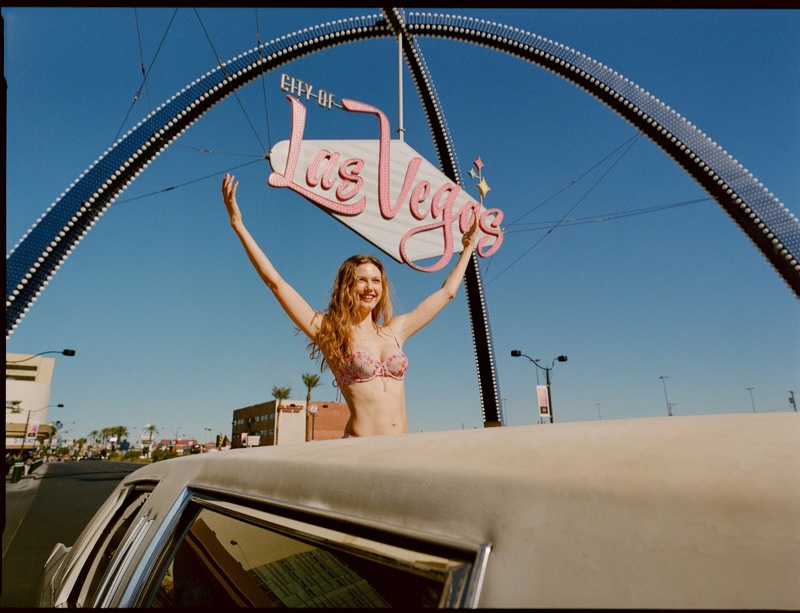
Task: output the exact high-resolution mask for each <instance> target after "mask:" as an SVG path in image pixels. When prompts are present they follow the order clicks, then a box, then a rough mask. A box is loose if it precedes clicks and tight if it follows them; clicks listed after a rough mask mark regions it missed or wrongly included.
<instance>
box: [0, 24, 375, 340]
mask: <svg viewBox="0 0 800 613" xmlns="http://www.w3.org/2000/svg"><path fill="white" fill-rule="evenodd" d="M389 35H390V33H389V32H388V30H387V28H386V25H385V22H384V21H383V19H381V16H380V15H379V14H374V15H370V16H364V17H358V18H348V19H341V20H338V21H335V22H330V23H326V24H322V25H319V26H315V27H312V28H308V29H306V30H303V31H302V32H294V33H292V34H288V35H286V36H282V37H280V38H277V39H274V40H272V41H270V42H268V43H266V44H263V45H261V46H260V47H256V48H255V49H252V50H250V51H248V52H246V53H243V54H241V55H239V56H238V57H236V58H234V59H233V60H230V61H229V62H227V63H226V64H225V65H224V66H223V67H216V68H214V69H213V70H211V71H210V72H207V73H206V74H205V75H203V76H202V77H200V78H199V79H197V80H195V81H193V82H192V83H190V84H189V85H187V86H186V87H184V88H183V89H182V90H180V91H179V92H178V93H176V94H175V95H174V96H172V98H170V99H169V100H167V101H166V102H165V103H164V104H162V105H161V106H160V107H159V108H158V109H156V110H155V111H153V112H152V113H150V115H148V116H147V117H146V118H145V119H144V120H143V121H141V122H139V124H138V125H137V126H136V127H135V128H134V129H132V130H131V131H129V132H128V133H127V134H126V135H125V136H123V137H122V138H120V139H119V140H118V141H117V142H116V143H114V145H113V146H112V147H111V148H109V149H108V150H106V151H105V153H103V155H101V156H100V157H99V158H98V159H97V160H96V161H95V162H94V164H92V165H91V166H90V167H89V168H88V169H87V170H86V171H85V172H84V173H83V174H81V175H80V176H79V177H78V179H77V180H76V181H75V182H74V183H72V184H71V185H70V186H69V188H68V189H67V190H66V191H65V192H64V193H62V194H61V196H60V197H59V198H58V199H57V200H56V201H55V202H54V203H53V204H52V205H51V206H50V207H49V208H48V209H47V210H46V211H45V213H44V214H43V215H42V216H40V217H39V219H37V220H36V222H35V223H34V225H33V226H32V227H31V228H30V230H29V231H28V232H27V233H26V234H25V235H24V236H23V237H22V238H21V239H20V241H19V242H18V243H17V244H16V245H15V246H14V248H13V249H12V250H11V251H10V252H9V255H8V256H7V257H6V339H8V338H9V337H10V336H11V334H12V333H13V331H14V329H15V328H16V327H17V325H18V324H19V322H20V320H21V319H22V318H23V317H24V316H25V314H26V313H27V312H28V311H29V310H30V308H31V306H32V304H33V303H34V302H35V301H36V299H37V298H38V297H39V295H40V294H41V293H42V291H44V288H45V287H46V286H47V284H48V283H49V281H50V279H51V278H52V277H53V275H54V274H55V273H56V272H57V271H58V269H59V268H60V267H61V265H62V264H63V263H64V261H65V260H66V259H67V257H69V255H70V253H71V252H72V250H73V249H74V248H75V247H76V246H77V245H78V243H80V241H81V239H82V238H83V237H84V236H85V235H86V234H87V232H88V231H89V230H90V229H91V228H92V227H93V226H94V224H95V223H96V222H97V220H98V219H99V218H100V217H101V216H102V215H103V212H104V211H105V210H106V209H107V208H108V207H109V206H111V204H112V203H113V202H114V201H115V200H116V198H117V197H118V196H119V195H120V194H121V193H122V192H123V191H124V190H125V189H126V188H127V187H128V185H130V184H131V183H132V182H133V181H134V180H135V179H136V177H137V176H139V174H140V173H141V172H143V171H144V169H145V168H146V167H147V166H148V165H149V164H150V163H151V162H152V161H153V160H154V159H155V158H156V157H157V156H158V155H159V154H160V153H161V151H163V150H164V149H166V147H167V146H169V144H170V143H171V142H172V141H173V140H175V139H176V138H177V137H178V136H180V135H181V134H182V133H183V132H184V131H185V130H187V129H188V128H189V127H190V126H191V125H192V124H193V123H194V122H195V121H197V120H198V119H199V118H200V117H201V116H202V115H203V114H205V113H206V112H207V111H208V110H209V109H210V108H211V107H213V106H214V105H215V104H217V103H218V102H220V101H221V100H223V99H224V98H225V97H227V96H228V95H230V94H231V93H233V92H234V91H235V90H236V89H238V88H240V87H242V86H243V85H245V84H247V83H249V82H250V81H252V80H253V79H255V78H257V77H259V76H261V75H262V74H265V73H267V72H269V71H271V70H273V69H275V68H278V67H280V66H283V65H284V64H287V63H289V62H292V61H293V60H296V59H298V58H300V57H303V56H306V55H309V54H311V53H314V52H316V51H320V50H323V49H326V48H328V47H333V46H335V45H339V44H343V43H348V42H354V41H358V40H363V39H367V38H374V37H379V36H389Z"/></svg>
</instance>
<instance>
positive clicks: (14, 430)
mask: <svg viewBox="0 0 800 613" xmlns="http://www.w3.org/2000/svg"><path fill="white" fill-rule="evenodd" d="M55 364H56V361H55V359H53V358H44V357H42V356H40V355H30V354H23V353H6V441H5V442H6V451H7V452H9V451H10V452H12V453H17V452H19V451H20V450H25V449H31V450H32V449H38V448H39V447H40V446H41V444H42V443H43V442H45V441H47V440H48V439H49V438H50V437H51V435H52V426H51V425H50V424H49V423H48V419H47V414H48V409H50V408H51V407H53V406H56V405H51V404H50V393H51V389H52V383H53V371H54V370H55Z"/></svg>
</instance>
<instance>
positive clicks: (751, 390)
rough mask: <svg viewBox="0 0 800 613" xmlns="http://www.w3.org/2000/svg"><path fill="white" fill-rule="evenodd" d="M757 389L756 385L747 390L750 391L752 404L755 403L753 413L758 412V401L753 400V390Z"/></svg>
mask: <svg viewBox="0 0 800 613" xmlns="http://www.w3.org/2000/svg"><path fill="white" fill-rule="evenodd" d="M754 389H756V388H754V387H748V388H747V391H748V392H750V404H752V405H753V413H755V412H756V401H755V400H753V390H754Z"/></svg>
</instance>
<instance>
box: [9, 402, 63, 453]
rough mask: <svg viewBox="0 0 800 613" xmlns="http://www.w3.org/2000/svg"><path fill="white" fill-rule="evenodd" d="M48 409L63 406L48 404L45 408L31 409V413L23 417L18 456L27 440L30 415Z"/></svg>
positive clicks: (61, 405) (61, 406)
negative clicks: (23, 427) (23, 428)
mask: <svg viewBox="0 0 800 613" xmlns="http://www.w3.org/2000/svg"><path fill="white" fill-rule="evenodd" d="M50 407H59V408H63V407H64V405H63V404H48V405H47V406H46V407H42V408H40V409H33V410H32V411H28V415H27V416H26V417H25V430H24V432H23V433H22V445H20V446H19V456H20V457H22V452H23V451H24V450H25V441H26V440H27V439H28V425H29V424H30V423H31V413H36V412H38V411H44V410H45V409H49V408H50Z"/></svg>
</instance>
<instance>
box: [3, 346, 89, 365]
mask: <svg viewBox="0 0 800 613" xmlns="http://www.w3.org/2000/svg"><path fill="white" fill-rule="evenodd" d="M46 353H60V354H61V355H66V356H70V357H71V356H73V355H75V350H74V349H62V350H61V351H42V352H41V353H37V354H35V355H29V356H28V357H27V358H24V359H22V360H15V361H13V362H10V361H8V360H6V364H19V363H20V362H27V361H28V360H32V359H33V358H38V357H39V356H40V355H45V354H46Z"/></svg>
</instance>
